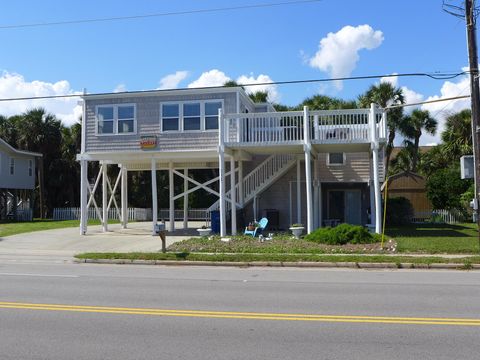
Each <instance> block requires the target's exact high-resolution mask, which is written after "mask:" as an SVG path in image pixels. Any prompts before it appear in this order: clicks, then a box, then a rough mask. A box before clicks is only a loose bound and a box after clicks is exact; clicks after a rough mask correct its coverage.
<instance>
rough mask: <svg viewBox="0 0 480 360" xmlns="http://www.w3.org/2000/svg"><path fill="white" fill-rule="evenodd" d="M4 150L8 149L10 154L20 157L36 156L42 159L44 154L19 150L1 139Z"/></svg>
mask: <svg viewBox="0 0 480 360" xmlns="http://www.w3.org/2000/svg"><path fill="white" fill-rule="evenodd" d="M2 148H3V149H6V150H7V151H8V152H11V153H14V154H18V155H27V156H36V157H42V156H43V155H42V154H40V153H36V152H31V151H24V150H17V149H15V148H14V147H13V146H12V145H10V144H9V143H7V142H6V141H5V140H3V139H2V138H0V149H2Z"/></svg>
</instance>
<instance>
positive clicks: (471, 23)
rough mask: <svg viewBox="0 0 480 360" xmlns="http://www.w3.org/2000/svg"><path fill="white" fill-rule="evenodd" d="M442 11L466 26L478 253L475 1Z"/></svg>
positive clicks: (479, 115)
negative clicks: (463, 19)
mask: <svg viewBox="0 0 480 360" xmlns="http://www.w3.org/2000/svg"><path fill="white" fill-rule="evenodd" d="M443 10H445V11H446V12H447V13H449V14H451V15H454V16H457V17H461V18H465V23H466V25H467V47H468V61H469V68H470V99H471V109H472V148H473V166H474V168H475V172H474V181H475V199H473V204H474V207H473V209H474V210H473V211H474V212H475V215H476V220H477V228H478V245H479V251H480V209H479V207H480V206H479V205H480V204H479V199H480V194H479V190H480V189H479V182H480V166H479V165H480V149H479V147H478V144H479V135H480V133H479V129H480V127H479V125H480V89H479V84H478V81H479V78H478V76H479V72H478V54H477V33H476V14H475V12H476V11H477V9H476V8H475V0H465V1H464V7H463V8H462V6H458V5H454V4H452V3H451V1H449V0H443Z"/></svg>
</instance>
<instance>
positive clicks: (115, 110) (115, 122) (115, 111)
mask: <svg viewBox="0 0 480 360" xmlns="http://www.w3.org/2000/svg"><path fill="white" fill-rule="evenodd" d="M122 106H133V132H128V133H126V132H121V133H119V132H118V108H119V107H122ZM99 108H113V132H112V133H107V134H105V133H104V134H100V133H99V132H98V109H99ZM136 134H137V104H134V103H126V104H102V105H96V106H95V135H96V136H130V135H136Z"/></svg>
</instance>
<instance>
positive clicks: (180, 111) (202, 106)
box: [160, 99, 225, 133]
mask: <svg viewBox="0 0 480 360" xmlns="http://www.w3.org/2000/svg"><path fill="white" fill-rule="evenodd" d="M198 103H199V104H200V130H184V128H183V120H184V118H183V105H184V104H198ZM207 103H221V104H222V109H224V108H225V101H224V100H223V99H208V100H186V101H164V102H162V103H160V132H161V133H180V132H183V133H200V132H218V128H217V129H208V130H207V129H205V117H206V115H205V104H207ZM163 105H178V106H179V109H178V130H163Z"/></svg>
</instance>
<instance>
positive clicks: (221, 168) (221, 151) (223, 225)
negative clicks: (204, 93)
mask: <svg viewBox="0 0 480 360" xmlns="http://www.w3.org/2000/svg"><path fill="white" fill-rule="evenodd" d="M224 125H225V124H224V122H223V112H222V109H218V172H219V175H220V179H219V182H220V184H219V185H220V186H219V187H220V189H219V202H220V204H219V205H220V207H219V210H220V236H225V235H227V219H226V217H225V215H226V214H225V210H226V209H225V142H224Z"/></svg>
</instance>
